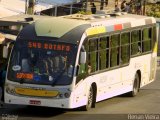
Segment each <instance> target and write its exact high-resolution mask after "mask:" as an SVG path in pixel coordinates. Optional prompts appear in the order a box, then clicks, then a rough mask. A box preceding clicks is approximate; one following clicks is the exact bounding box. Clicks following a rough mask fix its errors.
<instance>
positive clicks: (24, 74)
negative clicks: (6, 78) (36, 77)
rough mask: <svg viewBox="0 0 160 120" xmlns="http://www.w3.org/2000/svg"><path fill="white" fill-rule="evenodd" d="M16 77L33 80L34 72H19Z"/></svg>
mask: <svg viewBox="0 0 160 120" xmlns="http://www.w3.org/2000/svg"><path fill="white" fill-rule="evenodd" d="M16 78H18V79H29V80H32V79H33V74H31V73H17V74H16Z"/></svg>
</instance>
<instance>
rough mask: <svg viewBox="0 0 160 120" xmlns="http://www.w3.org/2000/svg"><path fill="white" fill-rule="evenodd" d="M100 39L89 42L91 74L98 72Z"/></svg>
mask: <svg viewBox="0 0 160 120" xmlns="http://www.w3.org/2000/svg"><path fill="white" fill-rule="evenodd" d="M97 42H98V39H90V40H89V52H88V63H90V66H91V72H95V71H96V70H98V57H97V56H98V51H97V46H98V43H97Z"/></svg>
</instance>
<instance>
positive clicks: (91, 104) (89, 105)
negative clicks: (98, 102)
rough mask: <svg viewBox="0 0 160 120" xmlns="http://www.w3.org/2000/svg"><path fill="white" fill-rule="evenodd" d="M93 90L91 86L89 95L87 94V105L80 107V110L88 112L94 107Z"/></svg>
mask: <svg viewBox="0 0 160 120" xmlns="http://www.w3.org/2000/svg"><path fill="white" fill-rule="evenodd" d="M94 94H95V93H94V89H93V87H92V86H91V87H90V89H89V94H88V100H87V104H86V105H85V106H83V107H82V110H84V111H88V110H90V109H91V108H94V107H95V100H94Z"/></svg>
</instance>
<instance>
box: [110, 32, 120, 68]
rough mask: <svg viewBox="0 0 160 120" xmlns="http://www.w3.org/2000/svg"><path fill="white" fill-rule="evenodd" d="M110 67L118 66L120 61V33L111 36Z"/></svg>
mask: <svg viewBox="0 0 160 120" xmlns="http://www.w3.org/2000/svg"><path fill="white" fill-rule="evenodd" d="M110 46H111V49H110V67H115V66H118V65H119V63H120V60H119V58H120V56H119V55H120V54H119V53H120V49H119V47H120V34H115V35H112V36H111V40H110Z"/></svg>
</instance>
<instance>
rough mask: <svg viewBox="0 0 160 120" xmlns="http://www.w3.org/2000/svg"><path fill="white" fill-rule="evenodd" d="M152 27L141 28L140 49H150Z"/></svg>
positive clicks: (144, 50)
mask: <svg viewBox="0 0 160 120" xmlns="http://www.w3.org/2000/svg"><path fill="white" fill-rule="evenodd" d="M151 39H152V28H144V29H143V38H142V46H143V47H142V48H143V49H142V50H143V52H148V51H150V50H151Z"/></svg>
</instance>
